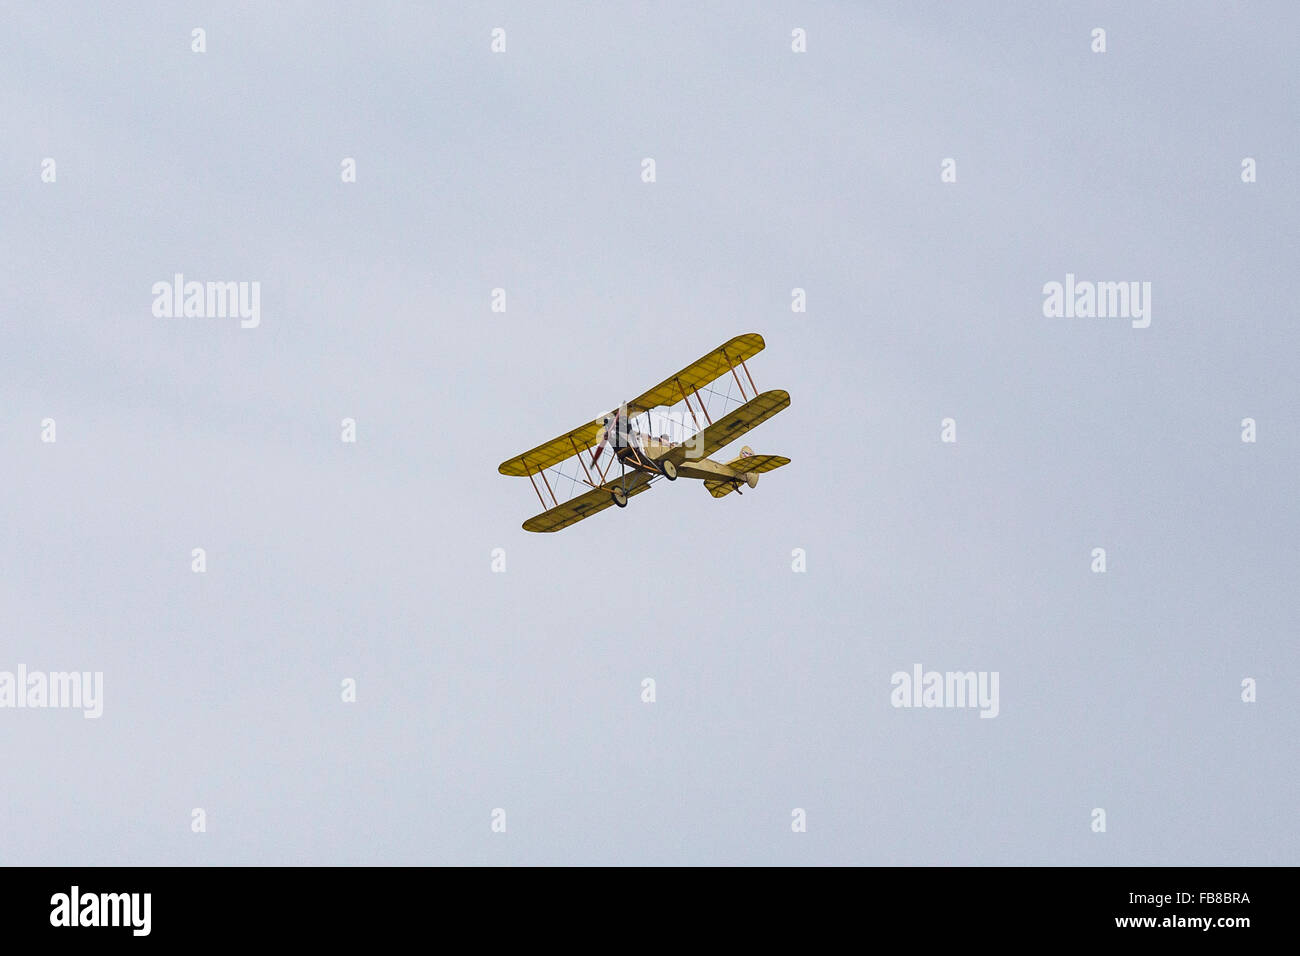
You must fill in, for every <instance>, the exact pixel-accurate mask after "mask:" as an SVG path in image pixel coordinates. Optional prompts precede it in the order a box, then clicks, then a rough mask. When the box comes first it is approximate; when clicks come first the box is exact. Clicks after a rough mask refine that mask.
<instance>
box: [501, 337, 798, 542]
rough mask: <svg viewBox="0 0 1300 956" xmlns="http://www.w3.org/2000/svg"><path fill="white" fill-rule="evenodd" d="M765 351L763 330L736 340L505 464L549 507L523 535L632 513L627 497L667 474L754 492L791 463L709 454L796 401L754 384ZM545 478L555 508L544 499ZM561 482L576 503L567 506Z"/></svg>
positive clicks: (745, 454)
mask: <svg viewBox="0 0 1300 956" xmlns="http://www.w3.org/2000/svg"><path fill="white" fill-rule="evenodd" d="M763 347H764V343H763V337H762V336H761V335H759V334H757V333H754V332H751V333H749V334H748V335H738V336H736V337H735V338H734V339H731V340H730V341H728V342H726V343H724V344H722V345H720V346H719V347H718V348H716V349H714V350H713V351H712V352H709V353H708V354H707V355H704V356H701V357H700V358H699V359H698V360H697V361H695V362H692V363H691V364H690V365H688V366H686V368H684V369H682V370H681V371H680V372H678V373H676V374H675V375H672V376H670V377H669V378H666V379H664V380H663V381H662V382H660V383H659V384H658V385H656V386H655V387H654V388H652V389H650V390H649V391H648V392H645V393H643V394H641V395H638V396H637V397H636V398H633V399H631V400H629V401H626V402H624V403H623V404H621V405H620V406H619V407H618V408H616V409H614V410H612V411H610V412H608V413H606V414H605V415H602V416H601V417H599V418H597V419H595V420H594V421H590V422H588V423H587V424H585V425H579V426H578V427H577V428H575V429H573V430H572V431H568V432H565V433H564V434H563V435H561V436H559V437H558V438H553V439H551V440H550V441H548V442H545V443H543V444H541V445H538V446H537V447H536V448H530V449H529V450H528V451H526V452H524V453H523V454H521V455H515V456H514V457H512V458H509V459H507V460H506V461H504V462H502V463H501V466H500V467H499V468H498V469H497V470H498V471H500V472H501V474H503V475H512V476H517V477H520V478H524V477H526V478H528V480H529V481H530V482H532V485H533V491H535V492H536V493H537V498H538V500H539V501H541V503H542V508H543V509H544V510H543V511H542V512H541V514H538V515H535V516H533V517H532V518H529V519H528V520H527V521H525V522H524V525H523V527H524V530H525V531H559V530H560V529H562V528H567V527H568V526H569V525H571V524H576V523H577V522H579V521H581V520H582V519H583V518H589V517H591V516H592V515H594V514H596V513H597V512H600V511H604V510H605V509H606V508H608V507H609V506H610V505H614V506H616V507H619V508H626V507H627V503H628V500H629V499H631V498H632V497H634V496H636V495H639V494H641V492H643V491H646V490H647V489H649V488H650V487H651V486H652V485H654V484H655V483H656V482H657V481H659V479H661V478H662V479H665V480H667V481H676V480H677V479H678V478H694V479H698V480H700V481H702V482H704V487H705V488H706V489H707V490H708V492H709V494H711V495H713V497H715V498H722V497H725V496H726V495H729V494H730V493H731V492H733V491H735V492H736V493H737V494H743V492H742V491H741V490H740V489H741V487H742V486H748V487H750V488H753V487H755V486H756V485H757V484H758V476H759V475H760V474H763V473H764V472H768V471H772V470H773V469H775V468H780V467H781V466H782V465H788V464H789V463H790V459H789V458H783V457H781V456H780V455H755V454H754V453H753V451H752V450H751V449H750V448H749V446H745V447H744V448H742V449H741V450H740V454H739V455H738V456H737V457H736V458H733V459H731V460H730V461H726V462H722V461H714V460H713V459H711V458H710V457H708V456H710V455H712V454H714V453H715V452H717V451H719V450H720V449H722V448H725V447H726V446H727V445H730V444H731V443H732V442H733V441H735V440H736V439H737V438H739V437H740V436H741V435H743V434H745V433H746V432H747V431H749V430H750V429H751V428H753V427H754V426H756V425H759V424H762V423H763V422H765V421H767V420H768V419H769V418H771V417H772V416H773V415H775V414H776V413H777V412H779V411H781V410H782V409H784V408H787V407H788V406H789V405H790V395H789V393H787V392H783V391H781V390H779V389H776V390H773V391H768V392H761V393H760V392H759V391H758V388H757V387H756V386H755V385H754V379H753V377H752V376H751V375H750V372H749V366H748V365H747V364H746V363H747V361H748V360H749V359H751V358H753V357H754V356H755V355H757V354H758V353H759V352H761V351H762V350H763ZM742 372H743V374H744V378H743V379H742V378H741V373H742ZM728 376H729V377H728ZM719 380H722V381H723V382H725V386H724V387H725V389H726V391H725V393H724V392H723V391H722V388H720V387H714V386H715V385H717V384H718V382H719ZM745 382H748V383H749V389H750V390H749V391H746V390H745ZM706 397H707V398H708V401H706ZM711 409H712V411H711ZM697 410H698V412H699V415H697V414H696V412H697ZM714 411H716V412H717V413H718V417H717V419H716V420H715V419H714V417H713V412H714ZM687 414H689V416H690V419H689V421H688V420H687V419H686V417H685V416H686V415H687ZM700 415H703V416H704V423H703V424H701V422H700ZM606 447H608V448H609V450H610V452H611V454H609V455H608V456H606V455H605V454H604V453H605V450H606ZM602 459H603V464H602ZM574 462H576V463H577V465H576V467H575V466H574V464H573V463H574ZM616 467H617V474H615V473H614V470H615V468H616ZM578 469H581V470H578ZM539 478H540V479H541V482H542V485H541V487H544V488H545V489H546V491H547V493H548V494H549V495H550V497H551V503H550V504H547V501H546V499H545V498H544V497H542V492H541V487H539V486H538V484H537V481H538V479H539ZM557 485H558V486H560V488H561V492H562V493H571V494H572V497H570V498H568V499H567V500H564V501H561V500H560V497H559V496H558V495H557V494H556V491H555V488H556V486H557Z"/></svg>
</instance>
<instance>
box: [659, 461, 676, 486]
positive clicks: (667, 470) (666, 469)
mask: <svg viewBox="0 0 1300 956" xmlns="http://www.w3.org/2000/svg"><path fill="white" fill-rule="evenodd" d="M659 468H660V470H661V471H663V473H664V477H665V478H667V479H668V480H669V481H676V480H677V466H676V465H674V464H673V463H672V462H671V461H661V462H660V463H659Z"/></svg>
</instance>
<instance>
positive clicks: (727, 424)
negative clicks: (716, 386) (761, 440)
mask: <svg viewBox="0 0 1300 956" xmlns="http://www.w3.org/2000/svg"><path fill="white" fill-rule="evenodd" d="M789 406H790V393H789V392H786V391H782V390H781V389H779V388H774V389H772V390H771V391H770V392H764V393H763V394H762V395H759V396H758V397H757V398H751V399H750V400H749V401H747V402H746V403H745V404H744V405H741V406H740V407H739V408H733V409H732V410H731V411H730V412H728V413H727V414H726V415H723V416H722V417H721V418H719V419H718V420H717V421H716V422H714V423H713V424H712V425H709V426H707V427H705V429H704V430H703V431H701V432H700V435H701V436H702V437H701V438H700V443H702V444H700V445H697V443H696V441H695V439H693V438H692V439H691V440H689V441H687V442H686V443H685V444H682V445H678V446H677V447H676V448H674V449H673V450H672V451H671V452H669V453H668V456H667V457H669V458H671V459H673V463H674V464H678V465H680V464H681V463H682V462H683V461H685V460H686V454H687V452H688V451H689V450H691V448H692V447H696V448H698V454H699V456H700V457H702V458H706V457H708V456H709V455H712V454H713V453H714V452H715V451H717V450H718V449H719V448H726V447H727V446H728V445H730V444H731V443H732V442H733V441H735V440H736V439H737V438H739V437H740V436H741V435H743V434H745V432H747V431H749V430H750V429H751V428H753V427H754V426H756V425H761V424H762V423H763V422H765V421H767V420H768V419H769V418H771V417H772V416H773V415H775V414H776V413H777V412H779V411H781V410H782V409H784V408H788V407H789ZM748 470H752V469H748Z"/></svg>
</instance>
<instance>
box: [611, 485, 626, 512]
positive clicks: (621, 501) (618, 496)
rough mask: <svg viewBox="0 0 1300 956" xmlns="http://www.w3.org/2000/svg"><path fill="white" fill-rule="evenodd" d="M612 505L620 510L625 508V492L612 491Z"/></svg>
mask: <svg viewBox="0 0 1300 956" xmlns="http://www.w3.org/2000/svg"><path fill="white" fill-rule="evenodd" d="M614 504H616V505H618V506H619V507H620V508H626V507H627V492H626V491H624V490H623V489H622V488H615V489H614Z"/></svg>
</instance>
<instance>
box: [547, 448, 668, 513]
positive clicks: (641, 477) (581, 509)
mask: <svg viewBox="0 0 1300 956" xmlns="http://www.w3.org/2000/svg"><path fill="white" fill-rule="evenodd" d="M529 464H532V459H531V458H530V459H529ZM653 477H654V476H653V475H649V474H647V473H646V472H644V471H634V472H632V473H631V474H629V475H628V476H627V496H628V497H629V498H631V497H632V496H633V495H639V494H641V492H643V491H645V490H647V489H648V488H649V487H650V481H651V479H652V478H653ZM622 485H623V479H621V478H615V479H612V480H610V481H607V482H605V484H603V485H601V486H600V487H599V488H593V489H592V490H591V491H588V492H587V493H586V494H583V495H578V497H576V498H570V499H569V500H568V501H566V502H564V504H562V505H560V506H559V507H558V508H552V509H551V510H550V511H543V512H542V513H541V514H539V515H533V517H531V518H529V519H528V520H527V521H525V522H524V530H525V531H559V530H560V529H561V528H567V527H568V526H569V525H571V524H577V523H578V522H579V521H581V520H582V519H583V518H590V517H591V516H592V515H594V514H596V513H597V512H600V511H604V510H605V509H606V508H608V507H610V506H611V505H612V504H614V496H613V495H612V494H611V492H612V491H613V489H614V488H616V487H620V486H622Z"/></svg>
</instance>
